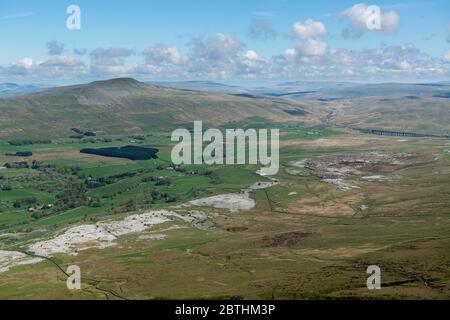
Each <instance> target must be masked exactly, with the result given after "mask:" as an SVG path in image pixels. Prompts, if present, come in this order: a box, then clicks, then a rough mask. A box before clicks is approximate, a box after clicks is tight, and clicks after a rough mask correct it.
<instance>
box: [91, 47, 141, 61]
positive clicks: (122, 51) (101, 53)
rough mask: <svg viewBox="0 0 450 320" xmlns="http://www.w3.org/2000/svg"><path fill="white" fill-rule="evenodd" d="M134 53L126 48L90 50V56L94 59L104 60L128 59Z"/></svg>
mask: <svg viewBox="0 0 450 320" xmlns="http://www.w3.org/2000/svg"><path fill="white" fill-rule="evenodd" d="M135 53H136V52H135V51H134V50H131V49H126V48H97V49H94V50H92V51H91V53H90V55H91V57H92V58H94V59H105V58H124V57H129V56H131V55H133V54H135Z"/></svg>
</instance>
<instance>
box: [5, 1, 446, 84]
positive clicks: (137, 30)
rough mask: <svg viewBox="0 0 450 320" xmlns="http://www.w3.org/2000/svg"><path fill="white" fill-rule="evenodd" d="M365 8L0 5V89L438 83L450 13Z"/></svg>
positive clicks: (320, 4)
mask: <svg viewBox="0 0 450 320" xmlns="http://www.w3.org/2000/svg"><path fill="white" fill-rule="evenodd" d="M374 1H375V2H373V3H372V2H367V3H364V2H359V1H348V0H339V1H330V0H314V1H311V0H308V1H306V0H149V1H139V0H129V1H123V0H122V1H118V0H117V1H115V0H108V1H106V0H72V1H64V0H58V1H55V0H40V1H35V0H16V1H8V2H6V1H2V2H1V3H0V39H1V47H0V82H17V83H42V84H67V83H81V82H86V81H92V80H99V79H108V78H114V77H134V78H137V79H139V80H145V81H182V80H209V81H222V82H230V83H233V82H235V83H236V82H239V83H242V82H244V83H258V82H264V81H292V80H310V81H355V82H388V81H392V82H424V81H448V80H449V79H450V1H448V0H428V1H427V0H417V1H414V0H413V1H407V0H397V1H395V0H394V1H389V0H374ZM71 5H75V6H76V7H77V8H79V10H80V11H79V12H80V14H79V16H77V15H74V13H76V12H74V11H70V12H69V13H68V11H67V10H68V7H69V6H71ZM374 10H375V11H374ZM377 10H379V11H377ZM78 18H79V19H78ZM68 20H69V26H68ZM77 22H80V25H79V27H80V28H76V27H77V25H76V23H77ZM74 27H75V29H74Z"/></svg>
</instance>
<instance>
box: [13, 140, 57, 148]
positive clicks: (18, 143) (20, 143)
mask: <svg viewBox="0 0 450 320" xmlns="http://www.w3.org/2000/svg"><path fill="white" fill-rule="evenodd" d="M8 143H9V144H10V145H12V146H26V145H32V144H50V143H52V141H51V140H31V139H23V140H10V141H8Z"/></svg>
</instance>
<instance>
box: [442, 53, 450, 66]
mask: <svg viewBox="0 0 450 320" xmlns="http://www.w3.org/2000/svg"><path fill="white" fill-rule="evenodd" d="M442 61H443V62H444V63H450V50H448V51H447V52H445V53H444V54H443V55H442Z"/></svg>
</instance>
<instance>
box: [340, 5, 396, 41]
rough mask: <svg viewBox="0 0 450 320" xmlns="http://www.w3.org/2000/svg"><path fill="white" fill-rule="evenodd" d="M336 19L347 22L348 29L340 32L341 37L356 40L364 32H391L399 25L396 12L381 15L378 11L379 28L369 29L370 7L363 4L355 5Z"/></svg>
mask: <svg viewBox="0 0 450 320" xmlns="http://www.w3.org/2000/svg"><path fill="white" fill-rule="evenodd" d="M337 17H338V18H339V19H346V20H348V21H349V24H350V25H349V27H348V28H346V29H344V30H343V32H342V36H343V37H344V38H347V39H348V38H351V39H358V38H360V37H361V36H362V35H363V34H364V33H365V32H366V31H383V32H393V31H395V30H397V28H398V26H399V24H400V16H399V15H398V13H397V12H395V11H388V12H385V13H383V12H381V9H380V16H379V19H380V27H379V28H369V26H370V23H371V22H372V21H374V18H373V15H372V13H371V11H370V6H368V5H366V4H364V3H359V4H355V5H354V6H353V7H351V8H348V9H346V10H344V11H343V12H341V13H340V14H338V15H337Z"/></svg>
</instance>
